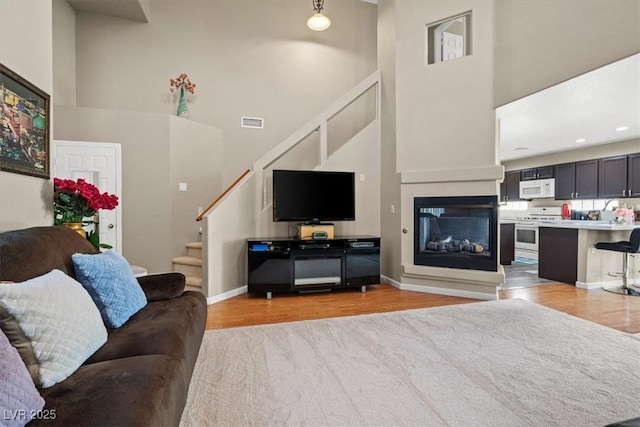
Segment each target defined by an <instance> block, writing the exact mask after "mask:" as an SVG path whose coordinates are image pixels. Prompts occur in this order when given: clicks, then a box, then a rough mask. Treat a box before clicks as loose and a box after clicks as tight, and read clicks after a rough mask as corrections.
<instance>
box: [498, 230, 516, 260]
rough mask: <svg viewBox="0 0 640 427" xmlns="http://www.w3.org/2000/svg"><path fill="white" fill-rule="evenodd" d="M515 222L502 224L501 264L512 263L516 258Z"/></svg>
mask: <svg viewBox="0 0 640 427" xmlns="http://www.w3.org/2000/svg"><path fill="white" fill-rule="evenodd" d="M515 235H516V224H515V223H502V224H500V264H501V265H511V263H512V262H513V261H514V260H515V240H516V239H515Z"/></svg>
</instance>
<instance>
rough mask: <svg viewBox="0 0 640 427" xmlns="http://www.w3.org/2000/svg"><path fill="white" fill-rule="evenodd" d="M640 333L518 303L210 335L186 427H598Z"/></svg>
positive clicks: (608, 414) (614, 408)
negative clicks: (244, 426) (633, 335)
mask: <svg viewBox="0 0 640 427" xmlns="http://www.w3.org/2000/svg"><path fill="white" fill-rule="evenodd" d="M638 396H640V341H639V340H637V339H635V338H633V337H632V336H631V335H628V334H624V333H622V332H618V331H616V330H613V329H609V328H606V327H603V326H600V325H597V324H594V323H591V322H587V321H584V320H581V319H578V318H575V317H572V316H569V315H566V314H563V313H560V312H558V311H555V310H552V309H548V308H545V307H542V306H540V305H536V304H533V303H529V302H526V301H523V300H504V301H491V302H478V303H473V304H462V305H457V306H448V307H436V308H429V309H420V310H407V311H401V312H394V313H385V314H373V315H362V316H352V317H342V318H336V319H326V320H314V321H304V322H293V323H282V324H276V325H265V326H254V327H245V328H236V329H225V330H218V331H208V332H207V333H206V334H205V337H204V341H203V344H202V349H201V351H200V357H199V360H198V363H197V365H196V368H195V372H194V375H193V380H192V383H191V387H190V391H189V398H188V401H187V406H186V408H185V411H184V415H183V417H182V422H181V425H182V426H242V425H255V426H266V425H270V426H271V425H296V426H297V425H307V426H315V425H318V426H320V425H324V426H343V425H366V426H396V425H408V426H418V425H419V426H563V427H566V426H580V427H583V426H602V425H605V424H607V423H610V422H614V421H620V420H625V419H628V418H632V417H637V416H640V406H639V405H638V400H637V398H638Z"/></svg>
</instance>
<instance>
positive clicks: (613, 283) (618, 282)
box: [576, 280, 622, 290]
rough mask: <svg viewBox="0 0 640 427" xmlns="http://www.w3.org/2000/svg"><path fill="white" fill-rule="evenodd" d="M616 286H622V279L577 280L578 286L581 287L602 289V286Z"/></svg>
mask: <svg viewBox="0 0 640 427" xmlns="http://www.w3.org/2000/svg"><path fill="white" fill-rule="evenodd" d="M615 286H622V280H609V281H606V282H589V283H585V282H580V281H578V280H577V281H576V288H580V289H587V290H589V289H600V288H611V287H615Z"/></svg>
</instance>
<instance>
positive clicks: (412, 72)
mask: <svg viewBox="0 0 640 427" xmlns="http://www.w3.org/2000/svg"><path fill="white" fill-rule="evenodd" d="M493 5H494V2H493V1H492V0H475V1H471V0H467V1H455V2H451V1H446V0H443V1H435V0H432V1H428V2H420V1H412V0H398V1H396V13H397V17H396V20H397V21H396V22H397V23H398V25H397V27H396V37H397V38H396V73H397V80H396V90H397V98H396V108H397V116H396V122H397V133H396V137H397V165H398V171H400V172H404V171H425V170H440V169H466V168H481V167H485V166H493V165H495V164H496V162H497V160H496V150H495V146H496V142H495V125H494V117H495V112H494V109H493V44H492V41H493V31H494V10H493V9H494V7H493ZM469 10H471V12H472V45H473V54H472V55H469V56H465V57H463V58H459V59H456V60H452V61H445V62H440V63H437V64H431V65H425V64H426V52H427V49H426V42H427V40H426V36H425V35H426V31H427V25H429V24H431V23H434V22H437V21H441V20H442V19H445V18H447V17H450V16H454V15H458V14H460V13H464V12H466V11H469Z"/></svg>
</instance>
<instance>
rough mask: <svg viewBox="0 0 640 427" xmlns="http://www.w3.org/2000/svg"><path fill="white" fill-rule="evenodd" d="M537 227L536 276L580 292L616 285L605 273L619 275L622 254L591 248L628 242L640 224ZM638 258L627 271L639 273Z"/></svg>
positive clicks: (581, 223) (579, 223)
mask: <svg viewBox="0 0 640 427" xmlns="http://www.w3.org/2000/svg"><path fill="white" fill-rule="evenodd" d="M535 224H536V225H537V226H538V242H539V257H538V263H539V265H538V271H539V276H540V277H542V278H545V279H549V280H556V281H559V282H564V283H570V284H572V285H575V286H577V287H579V288H583V289H595V288H601V287H603V286H614V285H618V284H620V283H619V282H620V280H619V279H615V278H613V277H611V276H609V274H608V273H609V272H613V271H621V268H622V254H621V253H619V252H613V251H604V250H599V249H596V248H595V245H596V244H597V243H599V242H617V241H621V240H629V236H630V235H631V230H633V229H634V228H639V227H640V224H639V223H636V224H633V225H631V224H611V223H609V222H608V221H572V220H559V221H536V222H535ZM638 258H640V257H636V258H632V259H630V261H629V263H630V265H629V270H630V271H638V270H639V269H640V259H638Z"/></svg>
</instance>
